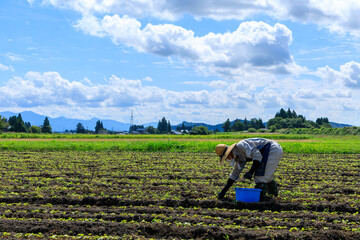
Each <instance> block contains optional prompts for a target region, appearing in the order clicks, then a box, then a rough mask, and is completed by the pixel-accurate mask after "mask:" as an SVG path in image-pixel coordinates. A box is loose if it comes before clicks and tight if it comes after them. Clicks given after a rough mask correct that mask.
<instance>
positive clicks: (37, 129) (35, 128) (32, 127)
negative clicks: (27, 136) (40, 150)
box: [29, 126, 41, 133]
mask: <svg viewBox="0 0 360 240" xmlns="http://www.w3.org/2000/svg"><path fill="white" fill-rule="evenodd" d="M29 131H30V132H31V133H41V128H40V127H38V126H31V127H30V130H29Z"/></svg>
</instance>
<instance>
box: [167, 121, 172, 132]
mask: <svg viewBox="0 0 360 240" xmlns="http://www.w3.org/2000/svg"><path fill="white" fill-rule="evenodd" d="M167 132H171V124H170V120H169V121H168V123H167Z"/></svg>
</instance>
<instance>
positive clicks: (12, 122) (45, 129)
mask: <svg viewBox="0 0 360 240" xmlns="http://www.w3.org/2000/svg"><path fill="white" fill-rule="evenodd" d="M3 130H5V131H9V132H25V133H52V128H51V125H50V121H49V119H48V117H46V118H45V120H44V123H43V124H42V125H40V126H34V125H31V123H30V122H24V120H23V119H22V116H21V114H20V113H19V115H17V116H12V117H9V119H6V118H5V117H3V116H0V133H1V132H2V131H3Z"/></svg>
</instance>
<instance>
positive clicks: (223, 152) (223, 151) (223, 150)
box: [215, 143, 236, 165]
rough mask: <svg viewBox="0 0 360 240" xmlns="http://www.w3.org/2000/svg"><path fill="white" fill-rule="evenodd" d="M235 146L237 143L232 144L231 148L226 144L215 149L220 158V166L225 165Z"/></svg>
mask: <svg viewBox="0 0 360 240" xmlns="http://www.w3.org/2000/svg"><path fill="white" fill-rule="evenodd" d="M235 145H236V143H234V144H231V145H230V146H228V145H226V144H218V145H217V146H216V147H215V152H216V154H217V155H218V156H219V157H220V165H221V164H223V163H224V161H225V159H226V158H227V157H228V156H229V154H230V152H231V151H232V150H233V149H234V147H235Z"/></svg>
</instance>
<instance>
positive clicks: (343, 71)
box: [316, 61, 360, 89]
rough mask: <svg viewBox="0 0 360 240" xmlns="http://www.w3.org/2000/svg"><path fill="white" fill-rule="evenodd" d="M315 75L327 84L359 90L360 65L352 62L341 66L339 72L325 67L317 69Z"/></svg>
mask: <svg viewBox="0 0 360 240" xmlns="http://www.w3.org/2000/svg"><path fill="white" fill-rule="evenodd" d="M316 74H317V75H318V76H319V77H321V78H322V79H323V80H325V81H327V82H329V83H333V84H336V85H342V86H346V87H348V88H356V89H359V88H360V63H357V62H354V61H351V62H348V63H345V64H344V65H341V66H340V71H336V70H334V69H332V68H330V67H329V66H326V67H323V68H319V69H318V70H317V73H316Z"/></svg>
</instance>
